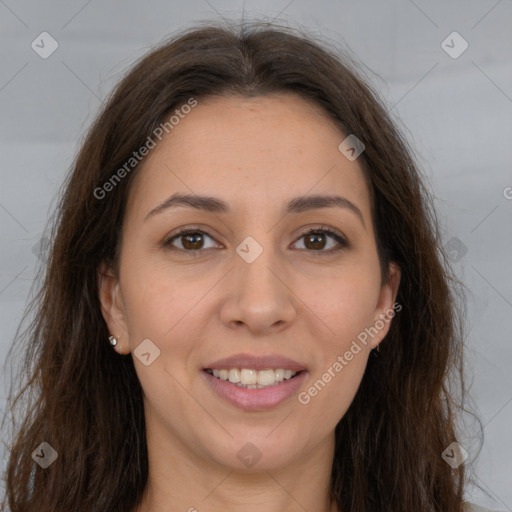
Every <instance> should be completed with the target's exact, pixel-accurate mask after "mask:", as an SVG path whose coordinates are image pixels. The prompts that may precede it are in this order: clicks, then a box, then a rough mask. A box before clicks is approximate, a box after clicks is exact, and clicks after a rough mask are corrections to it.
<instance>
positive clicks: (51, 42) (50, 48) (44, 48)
mask: <svg viewBox="0 0 512 512" xmlns="http://www.w3.org/2000/svg"><path fill="white" fill-rule="evenodd" d="M30 46H31V47H32V50H34V51H35V52H36V53H37V54H38V55H39V57H41V58H42V59H47V58H48V57H49V56H50V55H51V54H52V53H53V52H54V51H55V50H56V49H57V48H58V47H59V43H57V41H56V40H55V39H54V38H53V37H52V36H51V35H50V34H48V32H41V33H40V34H39V35H38V36H37V37H36V38H35V39H34V40H33V41H32V43H31V45H30Z"/></svg>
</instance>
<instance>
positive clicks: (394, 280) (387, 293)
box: [371, 262, 402, 348]
mask: <svg viewBox="0 0 512 512" xmlns="http://www.w3.org/2000/svg"><path fill="white" fill-rule="evenodd" d="M401 274H402V273H401V270H400V267H399V266H398V265H397V264H396V263H393V262H392V263H390V264H389V277H388V280H387V282H386V283H384V284H383V285H382V287H381V290H380V295H379V302H378V304H377V307H376V309H375V315H374V318H373V328H374V329H375V330H377V331H378V332H377V333H376V334H375V335H374V336H373V337H372V341H371V347H372V348H376V347H377V346H378V345H379V343H380V342H381V341H382V340H383V339H384V338H385V336H386V334H387V333H388V331H389V328H390V326H391V321H392V318H393V317H394V316H395V312H396V311H400V310H401V309H402V305H401V304H396V303H395V300H396V296H397V294H398V287H399V285H400V277H401ZM395 304H396V306H395Z"/></svg>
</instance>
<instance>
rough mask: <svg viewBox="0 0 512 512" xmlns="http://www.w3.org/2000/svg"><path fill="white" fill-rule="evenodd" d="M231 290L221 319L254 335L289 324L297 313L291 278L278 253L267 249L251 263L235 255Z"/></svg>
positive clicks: (222, 309)
mask: <svg viewBox="0 0 512 512" xmlns="http://www.w3.org/2000/svg"><path fill="white" fill-rule="evenodd" d="M233 258H234V265H235V268H234V269H233V270H232V271H231V272H230V273H229V274H230V277H229V279H230V285H229V286H228V287H227V289H228V293H227V296H226V299H225V301H224V302H223V305H222V308H221V312H220V316H221V321H222V322H223V323H224V324H225V325H226V326H228V327H229V328H231V329H233V328H236V329H239V330H247V331H249V332H251V333H252V334H271V333H274V332H278V331H281V330H283V329H285V328H286V327H287V326H288V325H290V324H291V323H292V322H293V320H294V318H295V316H296V314H297V307H296V306H297V299H296V296H295V295H294V293H293V287H292V283H290V282H287V281H290V278H289V279H288V280H287V274H286V271H285V269H283V268H282V265H281V264H280V262H279V261H278V259H277V257H276V255H275V252H274V251H272V250H271V249H269V248H264V250H263V252H262V253H261V254H260V255H259V256H258V257H257V258H256V259H255V260H254V261H252V262H251V263H249V262H248V261H250V260H247V261H246V260H245V259H243V258H242V257H240V256H239V255H238V254H235V255H234V256H233Z"/></svg>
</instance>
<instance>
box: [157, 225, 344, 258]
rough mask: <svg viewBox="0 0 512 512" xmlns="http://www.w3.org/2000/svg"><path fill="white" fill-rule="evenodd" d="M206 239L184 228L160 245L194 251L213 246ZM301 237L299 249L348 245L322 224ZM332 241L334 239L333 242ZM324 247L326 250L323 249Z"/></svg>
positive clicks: (331, 249)
mask: <svg viewBox="0 0 512 512" xmlns="http://www.w3.org/2000/svg"><path fill="white" fill-rule="evenodd" d="M206 239H210V240H212V241H214V239H213V237H211V236H210V235H209V234H208V233H206V232H205V231H203V230H201V229H198V228H186V229H182V230H180V231H178V232H177V233H175V234H173V235H171V236H170V237H169V238H167V239H166V240H165V241H164V242H163V243H162V246H163V247H167V248H169V247H172V249H177V250H180V251H182V252H188V253H196V252H201V251H202V250H204V249H213V248H214V246H210V247H207V246H205V240H206ZM302 239H304V242H303V245H304V248H300V249H301V250H304V249H305V250H308V252H317V253H332V252H336V251H339V250H341V249H346V248H348V247H349V243H348V242H347V240H346V239H345V237H344V236H343V235H341V234H340V233H338V232H337V231H335V230H333V229H331V228H328V227H323V226H322V227H321V228H315V229H310V230H309V231H306V232H305V233H303V234H302V235H301V236H300V238H299V240H302ZM329 239H331V247H328V246H329ZM176 241H177V242H178V244H177V245H176V244H175V242H176ZM332 241H334V243H333V242H332ZM295 244H297V242H295ZM295 244H294V245H295ZM333 246H334V247H333ZM326 247H327V250H324V249H326Z"/></svg>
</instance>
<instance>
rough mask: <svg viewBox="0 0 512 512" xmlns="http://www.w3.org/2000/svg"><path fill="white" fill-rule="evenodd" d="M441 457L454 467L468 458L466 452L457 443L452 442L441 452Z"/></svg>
mask: <svg viewBox="0 0 512 512" xmlns="http://www.w3.org/2000/svg"><path fill="white" fill-rule="evenodd" d="M441 457H442V458H443V459H444V460H445V461H446V463H447V464H449V465H450V466H451V467H452V468H454V469H455V468H458V467H459V466H460V465H461V464H462V463H463V462H464V461H465V460H466V459H467V458H468V452H467V451H466V450H464V448H462V446H461V445H460V444H459V443H455V442H454V443H452V444H451V445H450V446H448V448H446V450H445V451H444V452H443V453H442V454H441Z"/></svg>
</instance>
